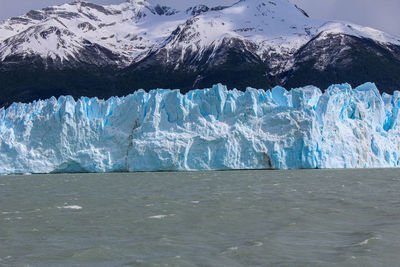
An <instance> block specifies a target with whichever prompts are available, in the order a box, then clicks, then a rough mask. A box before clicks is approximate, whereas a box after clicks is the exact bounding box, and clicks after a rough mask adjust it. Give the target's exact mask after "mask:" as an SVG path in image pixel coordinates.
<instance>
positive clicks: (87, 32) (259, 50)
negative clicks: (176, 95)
mask: <svg viewBox="0 0 400 267" xmlns="http://www.w3.org/2000/svg"><path fill="white" fill-rule="evenodd" d="M349 70H351V72H350V71H349ZM350 73H351V74H352V76H351V77H349V75H350ZM396 74H400V39H399V38H396V37H393V36H390V35H388V34H386V33H384V32H381V31H378V30H374V29H371V28H368V27H362V26H359V25H355V24H351V23H346V22H337V21H336V22H335V21H324V20H319V19H313V18H310V17H309V16H308V15H307V13H306V12H305V11H304V10H302V9H300V8H299V7H297V6H295V5H293V4H292V3H290V2H289V1H288V0H241V1H239V2H237V3H236V4H234V5H232V6H226V7H225V6H218V7H208V6H205V5H198V6H195V7H191V8H188V9H186V10H176V9H173V8H170V7H166V6H162V5H155V6H152V5H150V4H149V3H148V2H147V1H142V0H130V1H128V2H126V3H122V4H120V5H110V6H99V5H95V4H92V3H88V2H83V1H75V2H72V3H68V4H64V5H60V6H54V7H48V8H45V9H42V10H37V11H30V12H28V13H27V14H25V15H23V16H21V17H17V18H11V19H8V20H6V21H3V22H1V23H0V81H1V85H2V90H3V91H4V94H3V96H1V97H0V105H8V104H10V103H11V102H13V101H29V100H33V99H37V98H46V97H50V96H52V95H56V96H58V95H60V94H71V95H73V96H74V97H79V96H81V95H88V96H99V97H107V96H111V95H121V94H126V93H128V92H131V91H132V90H134V89H138V88H145V89H152V88H156V87H173V88H174V87H175V88H177V87H179V88H185V89H184V90H188V89H192V88H197V87H208V86H210V85H211V84H213V83H216V82H222V83H225V84H227V85H228V86H230V87H238V88H239V89H242V88H245V87H246V86H255V87H270V86H273V85H276V84H281V85H286V86H293V87H297V86H301V85H305V84H315V85H317V86H321V87H325V86H327V85H328V84H331V83H333V82H342V81H345V80H346V81H349V82H352V83H353V84H358V83H362V82H365V81H369V80H371V81H375V82H376V83H377V84H378V86H379V87H380V88H383V90H384V91H389V92H391V91H393V90H394V89H397V88H399V87H400V78H396ZM397 77H400V76H399V75H397Z"/></svg>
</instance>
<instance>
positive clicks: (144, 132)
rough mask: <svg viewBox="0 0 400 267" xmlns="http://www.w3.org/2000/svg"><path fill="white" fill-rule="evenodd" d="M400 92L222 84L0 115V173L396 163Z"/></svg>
mask: <svg viewBox="0 0 400 267" xmlns="http://www.w3.org/2000/svg"><path fill="white" fill-rule="evenodd" d="M399 99H400V93H399V92H398V91H396V92H395V93H394V95H393V96H392V95H388V94H385V93H384V94H383V95H381V94H380V93H379V91H378V90H377V88H376V86H375V85H374V84H372V83H366V84H364V85H361V86H359V87H357V88H355V89H352V88H351V86H350V85H349V84H343V85H332V86H331V87H329V88H328V89H327V90H326V91H325V92H324V93H321V90H320V89H318V88H316V87H313V86H307V87H304V88H297V89H292V90H291V91H286V90H285V89H284V88H281V87H275V88H273V89H272V90H267V91H264V90H256V89H252V88H248V89H247V90H246V91H245V92H241V91H238V90H235V89H234V90H227V88H226V87H225V86H223V85H220V84H218V85H215V86H213V87H212V88H211V89H204V90H194V91H190V92H189V93H186V94H184V95H182V94H181V93H180V92H179V90H161V89H158V90H152V91H150V92H149V93H146V92H145V91H143V90H139V91H137V92H135V93H134V94H131V95H129V96H126V97H121V98H118V97H112V98H110V99H108V100H99V99H97V98H90V99H89V98H85V97H83V98H80V99H79V100H77V101H75V100H74V99H73V98H72V97H70V96H62V97H60V98H58V99H56V98H54V97H53V98H50V99H48V100H44V101H42V100H40V101H36V102H33V103H30V104H22V103H14V104H12V105H11V106H10V107H8V108H7V109H4V108H3V109H0V173H1V174H12V173H50V172H114V171H166V170H225V169H265V168H267V169H268V168H274V169H295V168H370V167H398V166H399V165H400V159H399V153H400V134H399V131H400V128H399V126H398V124H399V123H398V121H399V119H398V117H399V107H400V101H399Z"/></svg>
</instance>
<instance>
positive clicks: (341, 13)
mask: <svg viewBox="0 0 400 267" xmlns="http://www.w3.org/2000/svg"><path fill="white" fill-rule="evenodd" d="M71 1H72V0H0V20H4V19H7V18H9V17H12V16H19V15H22V14H24V13H26V12H28V11H29V10H31V9H40V8H43V7H47V6H50V5H57V4H62V3H65V2H71ZM86 1H90V2H93V3H97V4H118V3H121V2H124V1H125V0H86ZM148 1H149V2H150V3H162V4H163V5H168V6H172V7H174V8H178V9H182V8H186V7H189V6H193V5H197V4H200V3H202V4H206V5H209V6H218V5H229V4H233V3H235V2H237V0H148ZM249 1H251V0H249ZM266 1H267V0H266ZM290 1H291V2H293V3H295V4H297V5H298V6H299V7H301V8H303V9H304V10H305V11H306V12H307V13H308V14H309V15H310V16H311V17H314V18H322V19H330V20H345V21H349V22H353V23H357V24H360V25H363V26H369V27H373V28H376V29H379V30H382V31H386V32H388V33H390V34H393V35H396V36H399V37H400V16H399V12H400V0H290Z"/></svg>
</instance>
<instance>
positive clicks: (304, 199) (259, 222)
mask: <svg viewBox="0 0 400 267" xmlns="http://www.w3.org/2000/svg"><path fill="white" fill-rule="evenodd" d="M399 263H400V170H395V169H388V170H300V171H299V170H296V171H235V172H189V173H187V172H185V173H172V172H171V173H132V174H125V173H123V174H121V173H115V174H60V175H31V176H2V177H0V266H26V265H30V266H65V265H67V266H69V265H80V266H121V265H132V266H166V265H168V266H270V265H278V266H331V265H332V266H398V265H399Z"/></svg>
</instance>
